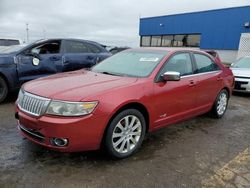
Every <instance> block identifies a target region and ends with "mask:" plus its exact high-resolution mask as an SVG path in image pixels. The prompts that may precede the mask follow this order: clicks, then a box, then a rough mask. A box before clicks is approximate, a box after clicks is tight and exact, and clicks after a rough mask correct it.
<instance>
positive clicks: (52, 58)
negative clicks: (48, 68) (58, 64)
mask: <svg viewBox="0 0 250 188" xmlns="http://www.w3.org/2000/svg"><path fill="white" fill-rule="evenodd" d="M60 59H61V57H59V56H52V57H50V60H51V61H59V60H60Z"/></svg>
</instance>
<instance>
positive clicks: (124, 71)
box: [92, 50, 167, 77]
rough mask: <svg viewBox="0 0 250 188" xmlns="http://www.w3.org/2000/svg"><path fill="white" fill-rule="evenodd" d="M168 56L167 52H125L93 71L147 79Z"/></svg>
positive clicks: (106, 60) (94, 68)
mask: <svg viewBox="0 0 250 188" xmlns="http://www.w3.org/2000/svg"><path fill="white" fill-rule="evenodd" d="M166 55H167V52H166V51H149V50H145V51H141V50H137V51H136V50H130V51H124V52H120V53H118V54H116V55H113V56H111V57H109V58H107V59H105V60H104V61H102V62H101V63H99V64H97V65H96V66H94V67H93V68H92V71H93V72H100V73H104V74H111V75H117V76H131V77H147V76H149V75H150V74H151V72H152V71H153V70H154V69H155V67H156V66H157V65H158V64H159V62H160V61H161V60H162V58H163V57H164V56H166Z"/></svg>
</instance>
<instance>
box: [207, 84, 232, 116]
mask: <svg viewBox="0 0 250 188" xmlns="http://www.w3.org/2000/svg"><path fill="white" fill-rule="evenodd" d="M228 99H229V94H228V92H227V90H225V89H223V90H221V91H220V93H219V94H218V96H217V97H216V100H215V102H214V105H213V108H212V110H211V115H212V117H214V118H217V119H219V118H221V117H222V116H223V115H224V114H225V112H226V110H227V106H228Z"/></svg>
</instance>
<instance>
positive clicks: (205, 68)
mask: <svg viewBox="0 0 250 188" xmlns="http://www.w3.org/2000/svg"><path fill="white" fill-rule="evenodd" d="M193 56H194V60H195V66H196V69H195V74H196V75H197V78H198V81H199V82H198V84H197V89H198V95H197V107H199V108H200V110H202V109H204V110H207V109H208V108H210V107H211V105H213V103H214V101H215V98H216V96H217V95H218V93H219V92H220V90H221V89H222V87H223V77H222V74H223V73H222V71H221V69H220V67H219V66H218V65H217V64H216V63H215V62H214V61H213V60H212V59H211V58H210V57H209V56H206V55H205V54H200V53H193Z"/></svg>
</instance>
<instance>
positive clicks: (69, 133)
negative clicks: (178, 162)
mask: <svg viewBox="0 0 250 188" xmlns="http://www.w3.org/2000/svg"><path fill="white" fill-rule="evenodd" d="M233 85H234V77H233V74H232V72H231V70H230V69H228V68H225V67H224V66H223V65H222V64H220V63H219V62H214V60H213V58H212V57H211V56H210V55H208V54H207V53H205V52H201V51H193V50H185V49H172V50H171V49H164V48H140V49H130V50H126V51H123V52H121V53H118V54H117V55H114V56H112V57H110V58H108V59H106V60H104V61H103V62H101V63H99V64H97V65H96V66H94V67H93V68H92V69H91V70H90V71H87V70H80V71H75V72H69V73H62V74H57V75H54V76H50V77H46V78H41V79H38V80H35V81H31V82H28V83H26V84H25V85H24V86H23V87H22V89H21V90H20V93H19V97H18V100H17V102H16V104H17V107H16V118H17V119H18V128H19V130H20V132H21V133H22V135H23V136H25V137H26V138H28V139H29V140H31V141H33V142H35V143H37V144H40V145H43V146H45V147H47V148H50V149H54V150H58V151H62V152H77V151H83V150H96V149H98V148H100V147H101V146H104V147H105V148H106V150H107V151H108V153H109V154H110V155H111V156H113V157H116V158H124V157H128V156H130V155H132V154H133V153H135V152H136V151H137V150H138V149H139V147H140V145H141V143H142V141H143V139H144V136H145V133H147V132H151V131H154V130H156V129H159V128H161V127H164V126H167V125H170V124H172V123H176V122H179V121H183V120H185V119H188V118H191V117H194V116H197V115H200V114H203V113H207V112H209V111H210V112H211V114H212V115H213V116H214V117H216V118H221V117H222V116H223V115H224V113H225V111H226V109H227V104H228V99H229V96H230V95H231V92H232V88H233Z"/></svg>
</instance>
